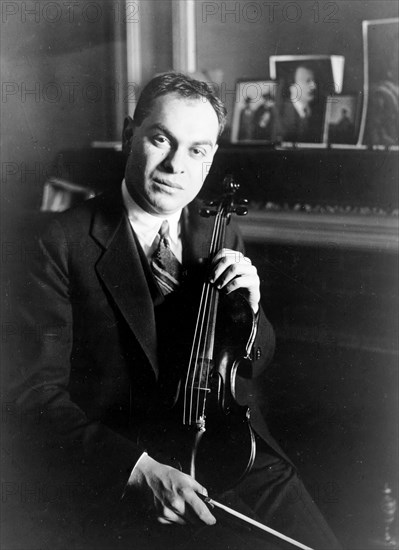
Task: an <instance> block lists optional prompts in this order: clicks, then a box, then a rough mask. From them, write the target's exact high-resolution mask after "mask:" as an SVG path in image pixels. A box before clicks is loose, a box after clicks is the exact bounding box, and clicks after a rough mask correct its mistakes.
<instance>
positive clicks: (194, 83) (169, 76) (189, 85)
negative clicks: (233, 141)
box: [133, 72, 227, 137]
mask: <svg viewBox="0 0 399 550" xmlns="http://www.w3.org/2000/svg"><path fill="white" fill-rule="evenodd" d="M172 93H174V94H178V95H179V96H181V97H182V98H187V99H201V98H204V100H207V101H209V103H210V104H211V105H212V107H213V110H214V111H215V113H216V116H217V117H218V121H219V133H218V137H220V136H221V134H222V132H223V129H224V127H225V124H226V114H227V111H226V108H225V106H224V104H223V102H222V101H221V100H220V99H219V98H218V97H217V96H216V95H215V93H214V91H213V90H212V88H211V86H210V85H209V84H207V83H206V82H201V81H200V80H195V79H193V78H190V77H189V76H187V75H184V74H182V73H175V72H168V73H163V74H160V75H157V76H155V77H154V78H153V79H152V80H150V82H148V84H147V85H146V86H145V87H144V88H143V90H142V92H141V94H140V97H139V100H138V102H137V106H136V110H135V111H134V117H133V120H134V122H135V123H136V124H137V126H140V125H141V123H142V122H143V120H144V119H145V118H146V117H147V116H148V115H149V114H150V112H151V108H152V103H153V101H154V100H155V99H156V98H157V97H160V96H163V95H166V94H172Z"/></svg>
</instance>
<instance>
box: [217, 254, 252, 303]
mask: <svg viewBox="0 0 399 550" xmlns="http://www.w3.org/2000/svg"><path fill="white" fill-rule="evenodd" d="M210 281H211V283H214V284H215V285H216V287H217V288H218V289H219V290H221V291H224V292H225V293H226V294H230V292H233V291H234V290H237V289H238V288H241V289H244V290H246V291H247V293H248V294H247V298H248V302H249V304H250V306H251V308H252V309H253V311H254V313H257V312H258V309H259V301H260V280H259V276H258V272H257V269H256V267H255V266H254V265H252V263H251V260H250V259H249V258H247V257H246V256H244V254H242V253H241V252H237V251H236V250H230V249H229V248H222V249H221V250H219V252H218V253H217V254H216V255H215V257H214V258H213V261H212V272H211V275H210Z"/></svg>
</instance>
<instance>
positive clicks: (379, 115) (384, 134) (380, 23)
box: [359, 18, 399, 148]
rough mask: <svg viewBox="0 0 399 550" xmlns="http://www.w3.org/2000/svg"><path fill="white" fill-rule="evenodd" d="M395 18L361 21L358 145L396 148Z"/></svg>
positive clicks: (398, 24)
mask: <svg viewBox="0 0 399 550" xmlns="http://www.w3.org/2000/svg"><path fill="white" fill-rule="evenodd" d="M398 41H399V18H391V19H377V20H373V21H363V51H364V104H363V110H362V119H361V123H360V131H359V144H365V145H368V146H373V147H380V146H385V147H393V148H397V147H398V145H399V129H398V126H399V76H398V63H399V60H398V49H397V48H396V47H392V45H394V44H397V43H398Z"/></svg>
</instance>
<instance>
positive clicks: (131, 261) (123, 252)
mask: <svg viewBox="0 0 399 550" xmlns="http://www.w3.org/2000/svg"><path fill="white" fill-rule="evenodd" d="M100 199H101V197H100ZM100 202H102V204H103V208H101V207H100V208H99V209H98V211H97V212H96V215H95V218H94V220H93V226H92V232H91V234H92V236H93V238H94V239H95V240H96V241H97V242H99V243H100V244H101V246H102V247H103V248H105V250H104V253H103V254H102V256H101V257H100V259H99V261H98V262H97V264H96V271H97V274H98V276H99V277H100V278H101V280H102V281H103V283H104V284H105V286H106V288H107V289H108V291H109V293H110V294H111V296H112V297H113V299H114V301H115V303H116V305H117V306H118V307H119V309H120V311H121V313H122V314H123V316H124V317H125V319H126V321H127V323H128V325H129V326H130V328H131V330H132V331H133V333H134V334H135V336H136V338H137V340H138V342H139V343H140V345H141V347H142V348H143V350H144V352H145V354H146V356H147V357H148V360H149V362H150V364H151V366H152V368H153V370H154V372H155V374H156V375H157V373H158V364H157V339H156V328H155V316H154V304H153V297H152V295H151V288H152V287H151V280H149V279H148V278H147V277H146V275H145V272H144V268H143V263H142V260H141V258H140V253H139V249H138V246H137V244H136V241H135V238H134V235H133V231H132V229H131V227H130V224H129V220H128V218H127V215H126V213H125V211H124V208H123V204H122V199H121V197H120V196H119V197H117V200H116V198H115V197H111V196H110V195H108V196H107V195H104V196H103V198H102V200H101V201H100Z"/></svg>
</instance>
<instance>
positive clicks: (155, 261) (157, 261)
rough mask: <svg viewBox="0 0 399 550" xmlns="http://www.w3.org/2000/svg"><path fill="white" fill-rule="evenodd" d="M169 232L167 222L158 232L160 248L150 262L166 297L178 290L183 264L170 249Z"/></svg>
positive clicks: (164, 222) (163, 223)
mask: <svg viewBox="0 0 399 550" xmlns="http://www.w3.org/2000/svg"><path fill="white" fill-rule="evenodd" d="M168 231H169V224H168V222H167V221H166V220H165V221H163V222H162V225H161V228H160V230H159V232H158V236H159V242H158V246H157V248H156V250H155V252H154V254H153V255H152V257H151V262H150V264H151V269H152V272H153V275H154V277H155V279H156V281H157V283H158V285H159V287H160V289H161V291H162V294H164V295H166V294H169V293H170V292H173V291H174V290H176V289H177V288H178V286H179V282H180V273H181V264H180V262H179V260H178V259H177V258H176V256H175V255H174V254H173V252H172V251H171V249H170V244H169V240H168V237H167V234H168Z"/></svg>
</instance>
